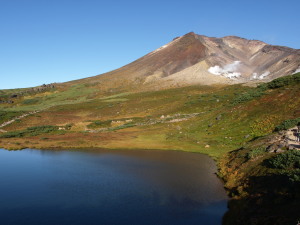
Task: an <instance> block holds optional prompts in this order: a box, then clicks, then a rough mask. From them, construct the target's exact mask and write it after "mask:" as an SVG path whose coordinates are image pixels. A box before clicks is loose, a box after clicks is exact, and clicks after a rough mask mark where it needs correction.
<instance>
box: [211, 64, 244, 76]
mask: <svg viewBox="0 0 300 225" xmlns="http://www.w3.org/2000/svg"><path fill="white" fill-rule="evenodd" d="M240 64H241V62H240V61H234V62H233V63H231V64H227V65H225V66H224V67H220V66H213V67H210V68H209V69H208V72H210V73H212V74H214V75H219V76H224V77H227V78H229V79H236V78H238V77H240V76H241V73H239V72H238V68H239V66H240Z"/></svg>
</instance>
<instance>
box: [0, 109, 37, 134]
mask: <svg viewBox="0 0 300 225" xmlns="http://www.w3.org/2000/svg"><path fill="white" fill-rule="evenodd" d="M38 112H39V111H33V112H28V113H25V114H23V115H21V116H17V117H15V118H13V119H12V120H9V121H6V122H4V123H2V124H0V128H3V127H5V126H7V125H9V124H12V123H13V122H15V121H16V120H19V119H22V118H24V117H26V116H29V115H33V114H35V113H38ZM0 132H2V133H4V132H6V131H5V130H3V129H0Z"/></svg>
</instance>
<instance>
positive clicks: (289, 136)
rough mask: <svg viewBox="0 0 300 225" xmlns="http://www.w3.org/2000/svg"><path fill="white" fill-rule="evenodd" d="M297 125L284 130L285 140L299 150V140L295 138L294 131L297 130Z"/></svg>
mask: <svg viewBox="0 0 300 225" xmlns="http://www.w3.org/2000/svg"><path fill="white" fill-rule="evenodd" d="M297 129H298V128H297V127H293V128H291V129H288V130H287V132H286V140H287V144H288V146H291V147H294V148H296V149H298V150H300V142H298V141H297V140H296V132H297Z"/></svg>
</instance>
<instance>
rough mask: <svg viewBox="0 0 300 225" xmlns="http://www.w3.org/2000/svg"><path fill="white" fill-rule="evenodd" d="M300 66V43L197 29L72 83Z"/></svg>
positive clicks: (263, 76)
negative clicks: (277, 42) (216, 34)
mask: <svg viewBox="0 0 300 225" xmlns="http://www.w3.org/2000/svg"><path fill="white" fill-rule="evenodd" d="M299 71H300V50H299V49H298V50H296V49H292V48H288V47H282V46H273V45H268V44H266V43H264V42H262V41H257V40H247V39H244V38H240V37H236V36H227V37H223V38H214V37H207V36H204V35H197V34H195V33H193V32H191V33H188V34H186V35H184V36H181V37H178V38H175V39H174V40H173V41H171V42H170V43H168V44H166V45H164V46H162V47H160V48H158V49H156V50H155V51H153V52H151V53H149V54H147V55H145V56H143V57H142V58H140V59H138V60H136V61H134V62H132V63H130V64H128V65H126V66H124V67H122V68H119V69H117V70H114V71H112V72H109V73H106V74H102V75H98V76H95V77H90V78H87V79H83V80H78V81H73V82H71V84H74V83H78V82H87V83H93V82H100V83H101V87H102V88H103V87H105V88H118V89H128V90H130V89H132V88H133V87H135V89H136V88H137V89H144V90H157V89H165V88H171V87H183V86H190V85H196V84H204V85H212V84H234V83H247V82H257V81H259V82H261V81H262V82H267V81H270V80H273V79H275V78H278V77H281V76H285V75H288V74H293V73H296V72H299Z"/></svg>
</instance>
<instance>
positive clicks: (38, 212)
mask: <svg viewBox="0 0 300 225" xmlns="http://www.w3.org/2000/svg"><path fill="white" fill-rule="evenodd" d="M215 172H216V166H215V163H214V162H213V160H212V159H211V158H209V157H208V156H205V155H201V154H192V153H184V152H175V151H107V150H103V151H102V150H101V151H98V150H97V151H96V150H89V151H53V150H31V149H26V150H22V151H7V150H3V149H0V224H2V225H21V224H22V225H24V224H28V225H48V224H51V225H52V224H53V225H69V224H70V225H77V224H83V225H93V224H97V225H110V224H116V225H118V224H126V225H127V224H128V225H135V224H137V225H143V224H146V225H148V224H149V225H179V224H180V225H181V224H182V225H193V224H197V225H200V224H203V225H210V224H221V220H222V216H223V215H224V213H225V211H226V210H227V207H226V204H227V197H226V194H225V191H224V189H223V187H222V183H221V182H220V180H219V179H217V177H216V175H215V174H214V173H215Z"/></svg>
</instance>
